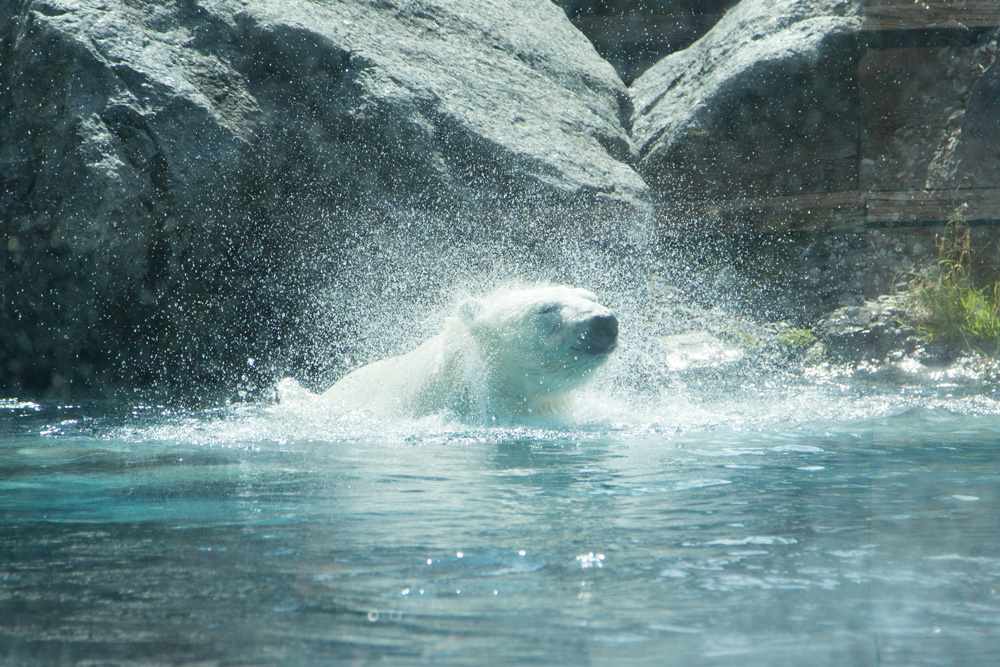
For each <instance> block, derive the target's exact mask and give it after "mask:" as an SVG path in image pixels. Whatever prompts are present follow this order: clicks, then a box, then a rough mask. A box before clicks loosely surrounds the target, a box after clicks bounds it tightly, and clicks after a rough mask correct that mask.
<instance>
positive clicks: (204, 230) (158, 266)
mask: <svg viewBox="0 0 1000 667" xmlns="http://www.w3.org/2000/svg"><path fill="white" fill-rule="evenodd" d="M0 63H2V67H0V117H2V118H3V119H4V121H3V123H2V124H0V222H2V225H3V231H4V239H5V243H6V247H5V248H0V252H5V255H4V264H5V267H4V268H5V270H4V272H3V275H2V277H0V294H2V297H3V298H2V309H3V318H4V320H3V321H4V326H3V327H2V331H0V350H2V352H0V386H4V387H6V388H8V389H11V390H15V391H17V390H18V387H22V388H27V389H29V390H33V391H34V390H43V389H46V388H58V387H59V386H63V385H66V383H75V384H76V385H86V384H101V383H110V384H112V385H119V386H128V385H130V384H132V383H137V382H138V383H140V384H141V383H146V384H148V383H150V382H155V381H158V380H161V379H176V378H177V376H178V375H182V376H185V377H187V378H188V380H186V381H191V382H196V383H207V384H213V383H216V384H217V383H219V382H222V383H224V384H225V383H228V384H230V385H231V384H232V382H231V376H233V374H235V377H237V378H239V376H240V375H241V374H244V373H247V374H253V373H266V372H267V369H268V368H270V367H272V366H273V364H274V363H277V362H276V361H274V360H275V359H277V358H278V357H279V356H280V353H281V351H282V350H285V349H287V348H288V345H289V341H290V340H291V339H292V338H294V335H295V334H294V331H295V328H296V326H297V324H296V322H297V321H298V320H299V319H301V317H303V314H302V312H301V303H302V301H303V290H305V289H307V287H308V286H307V285H306V283H307V282H308V280H309V279H310V277H309V276H308V275H305V274H308V273H309V272H310V271H311V272H313V273H314V274H315V273H326V274H329V273H330V272H331V271H342V269H341V268H340V267H341V263H340V260H339V259H338V257H339V256H340V254H343V253H348V254H349V253H350V252H351V250H350V247H352V246H350V244H352V243H353V244H355V246H356V245H357V244H358V243H359V241H358V239H363V238H368V237H371V236H372V235H376V234H379V233H388V234H391V233H402V234H412V235H419V234H425V235H426V237H427V238H428V239H437V238H439V237H440V236H446V235H447V234H452V235H453V236H455V237H457V238H460V239H467V238H468V237H469V236H472V235H474V234H475V233H486V232H490V233H492V232H491V230H492V229H494V227H492V226H491V225H503V229H505V230H506V231H505V233H509V234H518V233H520V234H523V235H526V236H529V237H531V238H533V239H534V240H536V241H538V240H541V241H543V242H544V240H545V238H544V237H545V234H544V231H543V230H544V229H549V228H551V227H554V226H557V225H558V226H561V227H562V228H563V229H564V230H565V231H564V235H567V236H573V235H575V234H576V233H577V232H576V229H577V228H578V227H581V226H585V227H586V228H587V229H589V230H591V231H593V230H595V229H596V230H598V231H599V233H600V234H601V235H606V236H608V237H611V238H615V237H616V235H617V236H619V237H630V236H640V237H641V236H642V234H643V233H644V232H645V227H644V224H645V216H646V215H647V213H648V194H647V188H646V186H645V184H644V183H643V181H642V179H641V178H640V177H639V176H638V175H637V174H636V173H635V172H634V171H633V170H632V169H631V167H630V166H628V163H629V162H630V161H632V159H633V147H632V144H631V141H630V139H629V137H628V135H627V132H626V129H625V126H626V125H627V123H628V122H629V116H630V113H631V107H630V103H629V101H628V97H627V94H626V90H625V88H624V85H623V84H622V83H621V81H620V80H619V79H618V77H617V75H616V74H615V73H614V71H613V69H612V68H611V66H610V65H608V64H607V63H606V62H604V61H603V60H602V59H601V58H600V57H599V56H598V55H597V54H596V52H595V51H594V49H593V47H592V46H591V45H590V44H589V42H587V40H586V38H584V37H583V35H581V34H580V33H579V32H578V31H577V30H576V29H575V28H574V27H573V26H572V25H571V24H570V23H569V21H568V20H567V19H566V17H565V15H564V14H563V13H562V12H561V11H560V10H559V9H558V8H556V7H554V6H551V5H550V4H548V3H544V2H543V3H539V2H533V1H530V0H509V2H506V3H496V2H489V1H487V0H475V1H473V0H470V1H469V2H464V3H447V2H443V1H442V2H435V1H433V0H427V1H418V2H404V1H402V0H400V1H398V2H393V1H391V0H390V1H386V2H379V3H371V2H364V1H362V0H354V1H345V2H338V3H335V4H330V3H324V2H311V1H309V0H293V1H282V2H277V1H276V0H275V1H269V0H194V1H192V2H185V3H167V4H160V3H135V2H130V1H126V0H99V1H98V0H91V1H87V0H83V1H72V0H37V1H35V2H31V3H23V2H15V1H13V0H0ZM397 230H402V231H397ZM470 230H471V231H470ZM476 230H483V231H481V232H477V231H476ZM345 248H346V250H345ZM344 280H345V281H346V280H347V278H344ZM250 359H253V360H255V362H253V363H251V362H250V361H248V360H250ZM123 373H128V374H129V375H128V376H127V377H126V376H123V375H122V374H123Z"/></svg>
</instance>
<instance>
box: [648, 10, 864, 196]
mask: <svg viewBox="0 0 1000 667" xmlns="http://www.w3.org/2000/svg"><path fill="white" fill-rule="evenodd" d="M859 4H860V3H858V2H854V1H849V0H743V2H741V3H740V4H739V5H738V6H737V7H735V8H733V9H731V10H730V11H729V12H728V13H727V14H726V15H725V17H724V18H723V19H722V20H720V21H719V23H718V24H716V26H715V27H714V28H712V30H710V31H709V32H708V33H707V34H706V35H704V36H703V37H702V38H701V39H700V40H698V41H697V42H695V43H694V44H692V45H691V46H690V47H688V48H686V49H684V50H683V51H678V52H676V53H673V54H671V55H669V56H667V57H665V58H663V59H662V60H660V61H659V62H658V63H656V64H655V65H654V66H653V67H651V68H650V69H649V70H648V71H647V72H645V73H644V74H643V75H642V76H640V77H639V78H638V79H637V80H636V81H635V82H634V83H633V85H632V87H631V89H630V92H631V94H632V99H633V103H634V105H635V113H634V116H633V128H632V136H633V140H634V141H635V144H636V147H637V149H638V150H639V156H640V157H639V166H638V169H639V172H640V173H641V174H642V175H643V177H644V178H645V179H646V182H647V183H649V185H650V187H651V188H652V189H653V190H654V192H655V194H656V195H657V196H658V197H659V198H661V200H665V201H666V200H673V201H676V200H678V199H680V200H700V199H715V198H724V199H729V198H739V197H766V196H785V195H795V194H799V193H811V192H821V191H831V190H832V191H836V190H841V189H852V188H853V187H855V185H856V179H857V140H858V121H857V118H858V93H857V86H856V82H855V70H856V63H857V60H858V59H859V58H860V56H861V55H862V49H861V45H860V43H859V39H858V35H859V31H860V25H861V21H860V18H859V17H858V15H857V14H858V6H859Z"/></svg>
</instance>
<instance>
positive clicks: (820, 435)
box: [0, 378, 1000, 665]
mask: <svg viewBox="0 0 1000 667" xmlns="http://www.w3.org/2000/svg"><path fill="white" fill-rule="evenodd" d="M723 394H725V398H722V395H723ZM994 396H995V393H994V391H993V390H992V389H991V388H990V387H989V386H988V384H986V383H982V382H971V383H968V385H967V387H966V388H965V389H962V388H961V387H959V388H958V389H956V385H955V383H953V382H951V381H949V382H943V381H938V382H936V383H935V382H929V383H924V384H923V385H921V386H902V385H898V384H895V385H885V384H875V383H869V384H864V383H859V382H853V383H848V384H844V383H842V382H841V381H840V380H838V379H836V378H827V379H826V380H822V381H821V380H817V379H815V378H814V379H811V380H809V381H806V382H803V383H801V384H800V385H798V386H783V385H782V386H777V387H770V388H769V387H767V386H766V383H762V384H761V385H760V386H758V387H753V386H751V387H746V388H744V389H742V390H741V391H740V392H731V391H729V390H728V389H726V390H725V391H724V392H723V391H720V390H719V387H715V388H714V389H713V390H711V391H708V390H705V391H699V390H698V389H697V388H695V387H688V388H686V389H685V390H684V391H681V392H677V393H676V394H674V393H671V392H664V393H662V394H661V395H660V396H659V397H655V398H649V397H647V399H646V400H645V401H632V403H631V404H629V402H628V401H624V400H617V402H616V399H614V398H613V397H612V398H608V397H601V396H596V397H592V399H591V400H590V402H589V403H588V402H587V401H584V403H583V404H582V406H581V408H580V414H579V415H577V416H576V418H575V419H574V420H571V421H570V422H568V423H564V424H561V425H559V424H549V425H544V424H543V425H535V426H531V425H528V426H503V427H485V426H467V425H462V424H457V423H453V422H450V421H448V420H447V419H444V418H435V419H427V420H422V421H419V422H408V423H399V422H396V423H385V422H377V421H374V420H372V419H371V418H368V417H365V416H363V415H351V416H348V417H340V418H338V417H334V416H331V415H326V414H323V413H322V412H318V411H313V410H310V409H309V408H308V406H304V405H293V406H291V407H289V406H285V407H275V406H272V405H236V406H229V407H225V408H219V409H215V410H202V411H193V412H186V413H185V412H181V413H175V412H173V411H171V410H169V409H166V408H162V407H156V406H139V407H135V406H122V405H120V404H119V405H110V404H87V405H63V404H58V403H33V402H28V401H19V400H16V399H9V400H5V401H4V402H3V403H0V663H3V664H159V663H162V664H181V663H193V662H198V663H200V664H225V665H229V664H234V665H238V664H278V663H284V664H345V663H346V664H351V663H360V664H365V663H368V662H371V663H388V664H400V665H403V664H405V665H410V664H421V663H428V664H485V663H492V664H532V663H534V664H552V663H572V664H581V663H582V664H616V665H617V664H664V663H665V662H666V663H667V664H678V665H716V664H742V665H801V664H818V665H823V664H828V665H845V664H852V665H853V664H856V665H877V664H881V665H957V664H963V665H992V664H995V661H996V657H997V655H1000V594H998V589H1000V548H998V547H1000V512H998V510H1000V475H998V456H997V447H998V442H1000V416H998V413H1000V406H998V404H997V401H996V399H995V397H994Z"/></svg>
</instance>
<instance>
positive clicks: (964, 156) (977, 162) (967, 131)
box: [927, 61, 1000, 189]
mask: <svg viewBox="0 0 1000 667" xmlns="http://www.w3.org/2000/svg"><path fill="white" fill-rule="evenodd" d="M998 63H1000V61H997V62H994V63H993V64H992V65H990V66H989V67H988V68H987V69H986V71H985V72H983V73H982V75H981V76H980V77H979V79H978V80H977V81H976V83H975V84H974V85H973V86H972V90H971V91H970V92H969V100H968V102H967V103H966V108H965V109H964V111H959V112H957V113H956V114H955V115H954V117H953V118H952V119H950V123H949V125H950V128H949V129H950V132H949V133H948V136H946V137H945V140H944V141H943V142H942V145H941V147H940V148H939V150H938V151H937V154H936V155H935V157H934V160H933V161H932V162H931V165H930V167H929V168H928V179H927V187H928V188H935V189H936V188H996V187H1000V64H998Z"/></svg>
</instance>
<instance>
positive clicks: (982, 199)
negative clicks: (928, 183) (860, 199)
mask: <svg viewBox="0 0 1000 667" xmlns="http://www.w3.org/2000/svg"><path fill="white" fill-rule="evenodd" d="M866 200H867V206H866V212H865V222H866V224H867V226H869V227H894V226H911V227H919V226H925V225H937V224H943V223H947V222H949V221H951V220H960V221H963V222H966V223H968V224H977V225H979V224H985V223H992V224H996V225H998V226H1000V189H997V188H983V189H958V190H913V191H899V192H870V193H868V194H867V195H866Z"/></svg>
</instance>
